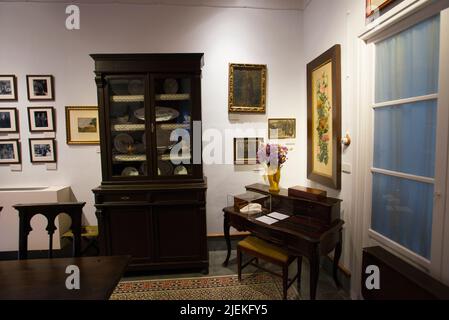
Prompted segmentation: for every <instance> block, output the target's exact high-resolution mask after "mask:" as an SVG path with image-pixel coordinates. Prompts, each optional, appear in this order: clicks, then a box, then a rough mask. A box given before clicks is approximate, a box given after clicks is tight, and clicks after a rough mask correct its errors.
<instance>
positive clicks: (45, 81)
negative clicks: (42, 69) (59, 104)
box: [27, 75, 55, 101]
mask: <svg viewBox="0 0 449 320" xmlns="http://www.w3.org/2000/svg"><path fill="white" fill-rule="evenodd" d="M27 92H28V100H30V101H53V100H55V94H54V83H53V76H52V75H27Z"/></svg>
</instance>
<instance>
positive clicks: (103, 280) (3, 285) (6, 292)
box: [0, 256, 130, 300]
mask: <svg viewBox="0 0 449 320" xmlns="http://www.w3.org/2000/svg"><path fill="white" fill-rule="evenodd" d="M129 259H130V257H129V256H111V257H78V258H57V259H28V260H12V261H0V299H1V300H3V299H13V300H29V299H31V300H69V299H71V300H106V299H109V297H110V295H111V294H112V292H113V291H114V289H115V287H116V286H117V284H118V282H119V281H120V279H121V277H122V275H123V273H124V271H125V269H126V267H127V265H128V263H129ZM69 265H76V266H78V268H79V270H80V289H79V290H68V289H67V288H66V285H65V283H66V279H67V277H69V276H70V274H67V273H65V271H66V267H67V266H69Z"/></svg>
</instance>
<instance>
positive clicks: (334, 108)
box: [307, 45, 341, 189]
mask: <svg viewBox="0 0 449 320" xmlns="http://www.w3.org/2000/svg"><path fill="white" fill-rule="evenodd" d="M340 142H341V47H340V45H335V46H334V47H332V48H331V49H329V50H328V51H326V52H325V53H323V54H322V55H321V56H319V57H318V58H316V59H315V60H313V61H312V62H310V63H309V64H307V177H308V179H310V180H313V181H316V182H318V183H320V184H322V185H324V186H327V187H331V188H335V189H341V143H340Z"/></svg>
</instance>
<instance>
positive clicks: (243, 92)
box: [228, 63, 267, 113]
mask: <svg viewBox="0 0 449 320" xmlns="http://www.w3.org/2000/svg"><path fill="white" fill-rule="evenodd" d="M266 85H267V66H266V65H264V64H235V63H231V64H229V89H228V90H229V92H228V111H229V113H265V103H266Z"/></svg>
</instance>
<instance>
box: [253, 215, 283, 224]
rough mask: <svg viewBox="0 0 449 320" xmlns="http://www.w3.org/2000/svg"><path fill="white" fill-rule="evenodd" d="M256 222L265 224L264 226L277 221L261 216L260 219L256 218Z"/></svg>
mask: <svg viewBox="0 0 449 320" xmlns="http://www.w3.org/2000/svg"><path fill="white" fill-rule="evenodd" d="M256 220H257V221H260V222H263V223H266V224H273V223H275V222H278V220H276V219H273V218H270V217H268V216H262V217H259V218H256Z"/></svg>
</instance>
